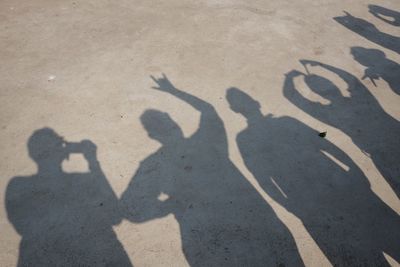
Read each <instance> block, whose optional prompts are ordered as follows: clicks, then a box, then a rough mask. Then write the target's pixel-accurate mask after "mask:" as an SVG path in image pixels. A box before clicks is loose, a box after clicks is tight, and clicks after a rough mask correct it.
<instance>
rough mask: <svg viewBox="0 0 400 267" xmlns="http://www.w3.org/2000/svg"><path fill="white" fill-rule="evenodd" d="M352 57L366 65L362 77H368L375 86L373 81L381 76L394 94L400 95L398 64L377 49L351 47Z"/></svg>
mask: <svg viewBox="0 0 400 267" xmlns="http://www.w3.org/2000/svg"><path fill="white" fill-rule="evenodd" d="M351 54H352V55H353V58H354V59H355V60H356V61H357V62H358V63H360V64H361V65H363V66H365V67H367V68H366V69H365V72H364V77H363V78H362V79H366V78H369V79H370V80H371V81H372V83H373V84H374V85H375V86H376V84H375V81H374V80H377V79H380V78H382V79H383V80H384V81H386V82H387V84H388V85H389V87H390V88H391V89H392V90H393V92H395V93H396V94H398V95H400V65H399V64H397V63H396V62H394V61H393V60H390V59H388V58H387V57H386V55H385V53H383V52H382V51H380V50H378V49H369V48H364V47H358V46H355V47H352V48H351Z"/></svg>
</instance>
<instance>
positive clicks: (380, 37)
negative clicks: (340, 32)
mask: <svg viewBox="0 0 400 267" xmlns="http://www.w3.org/2000/svg"><path fill="white" fill-rule="evenodd" d="M345 14H346V15H345V16H341V17H335V18H334V20H336V21H337V22H338V23H340V24H342V25H343V26H345V27H346V28H348V29H349V30H351V31H353V32H355V33H357V34H359V35H360V36H362V37H364V38H366V39H368V40H369V41H371V42H374V43H376V44H378V45H381V46H383V47H385V48H387V49H390V50H393V51H395V52H397V53H400V37H398V36H393V35H391V34H388V33H385V32H381V31H380V30H379V29H378V28H376V26H375V25H374V24H372V23H370V22H368V21H366V20H364V19H361V18H357V17H354V16H352V15H351V14H349V13H348V12H345Z"/></svg>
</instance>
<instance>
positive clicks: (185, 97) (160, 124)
mask: <svg viewBox="0 0 400 267" xmlns="http://www.w3.org/2000/svg"><path fill="white" fill-rule="evenodd" d="M153 80H154V81H155V82H156V84H157V85H158V87H154V89H156V90H159V91H162V92H165V93H168V94H171V95H173V96H175V97H177V98H179V99H181V100H182V101H184V102H186V103H188V104H189V105H191V106H192V107H193V108H195V109H196V110H198V111H199V112H200V113H201V117H200V124H199V127H198V129H197V131H196V132H195V133H194V134H193V135H191V136H189V137H185V136H184V135H183V132H182V129H181V128H180V126H179V125H178V124H177V123H176V122H175V121H174V120H173V119H172V118H171V117H170V116H169V115H168V113H164V112H161V111H158V110H146V111H145V112H144V113H143V115H142V116H141V121H142V124H143V126H144V128H145V129H146V131H147V132H148V135H149V137H150V138H152V139H154V140H156V141H158V142H159V143H160V144H161V148H159V149H158V150H157V151H156V152H154V153H153V154H151V155H150V156H149V157H147V158H146V159H144V160H143V161H142V162H141V163H140V166H139V168H138V170H137V171H136V173H135V175H134V177H133V178H132V180H131V182H130V184H129V186H128V188H127V189H126V191H125V192H124V193H123V195H122V197H121V202H122V205H123V207H125V214H124V216H125V217H126V218H127V219H128V220H130V221H132V222H137V223H138V222H146V221H149V220H154V219H157V218H161V217H164V216H167V215H168V214H173V215H174V217H175V218H176V220H177V222H178V223H179V227H180V233H181V242H182V250H183V253H184V255H185V257H186V259H187V261H188V263H189V265H190V266H304V264H303V262H302V259H301V258H300V255H299V253H298V251H297V247H296V244H295V242H294V239H293V237H292V236H291V234H290V232H289V231H288V229H287V228H286V226H285V225H284V224H283V223H282V222H281V221H280V220H279V219H278V217H277V215H276V214H275V212H274V211H273V209H272V208H271V207H270V206H269V205H268V203H267V202H266V201H265V200H264V199H263V198H262V197H261V196H260V195H259V193H258V192H257V191H256V190H255V189H254V187H253V186H252V185H251V184H250V183H249V182H248V181H247V179H246V178H245V177H244V176H243V175H242V174H241V172H240V171H239V170H238V169H237V168H236V166H235V165H234V164H233V163H232V162H231V160H230V159H229V155H228V141H227V136H226V131H225V127H224V123H223V121H222V120H221V118H220V117H219V115H218V114H217V112H216V110H215V108H214V107H213V106H212V105H211V104H209V103H207V102H206V101H204V100H202V99H199V98H198V97H196V96H193V95H190V94H188V93H186V92H184V91H182V90H179V89H177V88H175V86H174V85H172V84H171V83H170V81H169V80H168V79H167V77H165V76H164V77H163V78H160V79H155V78H153Z"/></svg>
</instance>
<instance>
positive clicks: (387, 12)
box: [368, 5, 400, 27]
mask: <svg viewBox="0 0 400 267" xmlns="http://www.w3.org/2000/svg"><path fill="white" fill-rule="evenodd" d="M368 8H369V12H370V13H371V14H372V15H374V16H375V17H377V18H378V19H381V20H383V21H384V22H386V23H389V24H390V25H393V26H397V27H399V26H400V12H397V11H394V10H391V9H388V8H386V7H382V6H377V5H368ZM389 18H391V19H389Z"/></svg>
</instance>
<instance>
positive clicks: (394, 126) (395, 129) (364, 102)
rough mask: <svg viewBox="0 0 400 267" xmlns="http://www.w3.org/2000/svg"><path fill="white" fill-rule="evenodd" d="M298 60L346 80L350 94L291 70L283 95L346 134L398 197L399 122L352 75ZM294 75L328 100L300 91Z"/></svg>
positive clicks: (317, 63)
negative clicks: (344, 94) (312, 97)
mask: <svg viewBox="0 0 400 267" xmlns="http://www.w3.org/2000/svg"><path fill="white" fill-rule="evenodd" d="M301 62H302V63H303V64H304V65H305V66H306V65H312V66H316V67H320V68H323V69H325V70H328V71H330V72H332V73H334V74H335V75H336V76H337V77H339V78H341V79H342V80H343V81H344V82H345V84H346V86H347V90H348V92H349V93H350V96H349V97H345V96H343V95H342V94H341V92H340V90H339V88H338V87H337V85H335V84H334V83H333V82H331V81H330V80H328V79H326V78H324V77H322V76H319V75H315V74H303V73H301V72H299V71H291V72H290V73H289V74H288V75H287V76H286V80H285V86H284V88H283V93H284V95H285V97H286V98H287V99H288V100H289V101H290V102H292V103H293V104H294V105H296V106H297V107H298V108H300V109H301V110H303V111H304V112H306V113H308V114H309V115H311V116H313V117H314V118H316V119H317V120H319V121H321V122H324V123H326V124H328V125H331V126H333V127H335V128H337V129H339V130H341V131H342V132H344V133H345V134H347V135H348V136H349V137H350V138H351V139H352V141H353V142H354V144H355V145H356V146H358V147H359V148H360V149H361V150H362V151H363V152H364V153H366V154H367V155H369V156H370V157H371V159H372V160H373V162H374V164H375V166H376V167H377V168H378V170H379V171H380V173H381V174H382V176H383V177H384V178H385V179H386V181H387V182H388V183H389V184H390V186H391V187H392V189H393V190H394V191H395V193H396V194H397V196H400V122H399V121H398V120H396V119H395V118H393V117H392V116H390V115H389V114H388V113H386V112H385V110H384V109H383V108H382V106H381V105H380V104H379V102H378V101H377V100H376V99H375V97H374V96H373V95H372V94H371V93H370V92H369V91H368V89H367V88H366V87H365V86H364V85H363V84H362V83H361V81H360V80H359V79H357V78H356V77H355V76H353V75H352V74H350V73H348V72H347V71H344V70H342V69H339V68H336V67H333V66H330V65H327V64H323V63H320V62H316V61H309V60H302V61H301ZM297 76H303V77H304V81H305V83H306V84H307V85H308V87H309V88H310V89H311V90H312V91H313V92H314V93H316V94H318V95H320V96H321V97H323V98H325V99H327V100H329V101H330V103H329V104H327V105H323V104H321V103H319V102H314V101H311V100H309V99H308V98H306V97H304V96H303V95H302V94H300V92H299V91H298V90H297V89H296V87H295V85H294V82H293V79H294V78H295V77H297Z"/></svg>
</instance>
